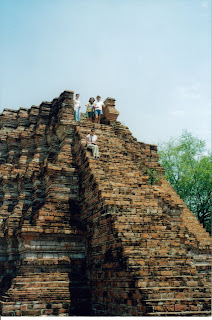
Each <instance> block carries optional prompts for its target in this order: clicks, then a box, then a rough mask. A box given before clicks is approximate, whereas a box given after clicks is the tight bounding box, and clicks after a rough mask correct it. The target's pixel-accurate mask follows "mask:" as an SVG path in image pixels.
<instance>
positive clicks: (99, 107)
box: [94, 96, 105, 123]
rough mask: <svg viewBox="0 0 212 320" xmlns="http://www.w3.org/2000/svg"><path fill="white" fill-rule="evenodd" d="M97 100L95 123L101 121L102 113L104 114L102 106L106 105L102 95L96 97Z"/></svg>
mask: <svg viewBox="0 0 212 320" xmlns="http://www.w3.org/2000/svg"><path fill="white" fill-rule="evenodd" d="M96 99H97V102H96V103H95V107H94V108H95V112H94V113H95V123H100V120H101V115H102V107H104V106H105V105H104V102H102V101H101V100H100V99H101V97H100V96H97V97H96Z"/></svg>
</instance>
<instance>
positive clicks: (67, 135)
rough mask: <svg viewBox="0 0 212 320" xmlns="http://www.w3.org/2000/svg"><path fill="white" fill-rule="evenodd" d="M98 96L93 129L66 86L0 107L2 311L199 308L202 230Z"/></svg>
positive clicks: (206, 253) (205, 309)
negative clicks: (27, 103)
mask: <svg viewBox="0 0 212 320" xmlns="http://www.w3.org/2000/svg"><path fill="white" fill-rule="evenodd" d="M105 104H106V108H105V110H104V118H103V122H104V124H101V125H98V124H91V123H87V122H86V121H85V120H84V118H85V117H84V116H82V121H81V123H80V126H79V123H77V122H75V121H74V120H73V92H72V91H65V92H63V93H62V94H61V95H60V97H59V98H56V99H54V100H53V101H52V102H51V103H49V102H43V103H42V104H41V105H40V106H32V107H31V108H30V109H24V108H20V109H19V110H18V111H14V110H10V109H5V110H4V112H3V113H2V115H1V120H0V123H1V130H0V138H1V144H0V179H1V186H0V206H1V207H0V210H1V211H0V225H1V228H0V271H1V275H0V281H1V285H0V295H1V308H2V314H3V315H5V316H6V315H17V316H19V315H139V316H141V315H154V316H156V315H209V314H210V273H209V272H210V248H211V240H210V237H209V234H208V233H207V232H206V231H205V230H204V228H203V227H202V226H201V225H200V223H199V222H198V221H197V219H196V218H195V217H194V215H193V214H192V213H191V212H190V211H189V210H188V208H187V207H186V205H185V204H184V203H183V201H182V200H181V199H180V198H179V196H177V194H176V193H175V191H174V190H173V188H172V187H171V186H170V185H169V184H168V182H167V181H166V180H165V178H164V169H163V168H162V167H161V166H160V165H159V163H158V154H157V147H156V146H154V145H149V144H144V143H140V142H138V141H137V140H136V139H135V138H134V137H133V136H132V134H131V132H130V131H129V129H128V128H127V127H125V126H123V125H122V124H121V123H120V122H118V121H116V118H117V116H118V111H117V110H116V109H115V108H114V105H115V100H114V99H112V98H108V99H107V100H106V101H105ZM93 126H95V128H96V134H97V135H98V139H99V147H100V159H99V160H98V159H93V157H92V155H91V153H90V151H87V150H86V147H85V136H86V135H87V134H88V133H89V131H90V129H91V127H93ZM155 174H156V175H155ZM151 175H152V177H151ZM155 177H156V178H155ZM150 182H151V184H150Z"/></svg>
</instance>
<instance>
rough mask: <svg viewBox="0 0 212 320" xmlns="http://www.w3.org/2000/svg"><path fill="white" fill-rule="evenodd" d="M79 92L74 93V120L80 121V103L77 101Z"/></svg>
mask: <svg viewBox="0 0 212 320" xmlns="http://www.w3.org/2000/svg"><path fill="white" fill-rule="evenodd" d="M79 96H80V95H79V93H76V97H75V99H74V120H76V121H80V108H81V104H80V101H79Z"/></svg>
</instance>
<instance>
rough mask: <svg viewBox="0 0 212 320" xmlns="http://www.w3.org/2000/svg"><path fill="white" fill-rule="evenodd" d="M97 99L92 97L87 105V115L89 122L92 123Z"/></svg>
mask: <svg viewBox="0 0 212 320" xmlns="http://www.w3.org/2000/svg"><path fill="white" fill-rule="evenodd" d="M94 101H95V99H94V98H93V97H91V98H90V99H89V101H88V103H87V104H86V105H85V106H86V107H87V108H86V115H87V120H88V121H90V122H92V119H93V111H94V106H95V103H94Z"/></svg>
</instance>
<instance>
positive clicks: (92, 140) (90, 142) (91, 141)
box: [86, 129, 99, 158]
mask: <svg viewBox="0 0 212 320" xmlns="http://www.w3.org/2000/svg"><path fill="white" fill-rule="evenodd" d="M94 133H95V129H91V132H90V133H89V134H88V135H87V136H86V142H87V149H91V150H92V153H93V156H94V158H99V147H98V146H97V144H96V141H97V136H96V135H95V134H94Z"/></svg>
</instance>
